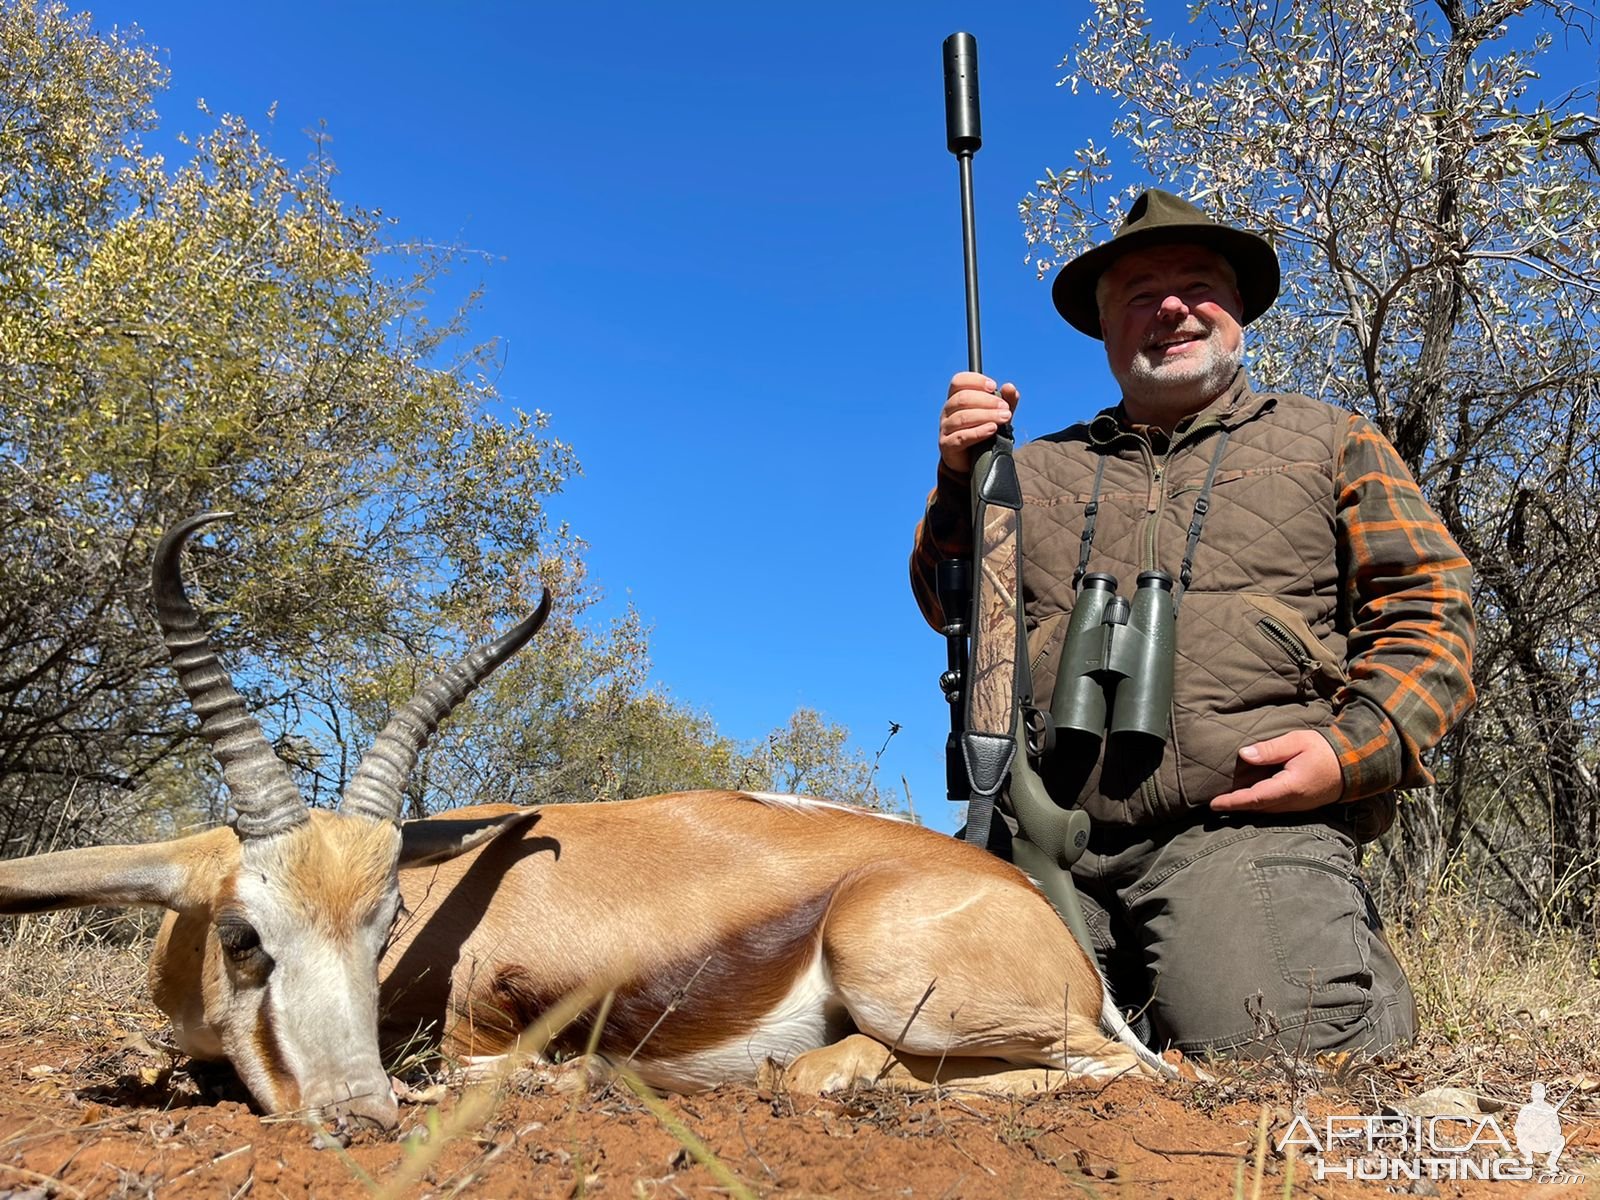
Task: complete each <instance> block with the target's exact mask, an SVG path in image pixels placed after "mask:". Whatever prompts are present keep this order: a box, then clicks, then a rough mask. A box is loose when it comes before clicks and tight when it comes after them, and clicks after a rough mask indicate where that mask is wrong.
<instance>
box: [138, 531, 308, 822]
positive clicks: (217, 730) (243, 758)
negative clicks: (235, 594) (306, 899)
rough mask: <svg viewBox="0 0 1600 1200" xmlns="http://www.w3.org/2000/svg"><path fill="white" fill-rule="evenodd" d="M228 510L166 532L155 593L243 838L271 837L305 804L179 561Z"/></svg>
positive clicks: (153, 576) (155, 568) (153, 573)
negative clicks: (211, 633) (214, 640)
mask: <svg viewBox="0 0 1600 1200" xmlns="http://www.w3.org/2000/svg"><path fill="white" fill-rule="evenodd" d="M227 516H232V514H231V513H225V512H208V513H201V514H200V515H199V516H195V517H190V518H189V519H188V520H186V521H180V522H179V523H178V524H177V525H174V526H173V527H172V528H171V529H169V530H167V533H166V536H164V537H163V538H162V539H161V543H160V545H158V546H157V547H156V555H155V562H154V564H153V565H152V567H151V570H150V582H151V591H152V594H153V597H154V599H155V608H156V620H157V621H159V622H160V623H161V636H162V640H163V641H165V642H166V644H167V649H168V650H169V651H170V652H171V653H172V665H173V667H174V668H175V669H176V670H177V672H178V683H179V684H180V685H181V686H182V687H183V690H184V693H185V694H186V695H187V696H188V697H189V703H190V705H191V706H192V707H193V708H194V711H195V713H196V715H198V716H199V718H200V736H201V737H203V738H205V740H206V741H207V743H209V744H210V746H211V752H212V753H213V754H215V755H216V756H217V762H219V763H221V764H222V778H223V781H224V782H225V783H226V784H227V785H228V792H229V794H230V795H231V796H232V798H233V807H234V809H235V810H236V811H237V812H238V814H239V817H238V820H237V821H236V822H235V823H234V829H235V831H237V833H238V834H239V836H240V837H241V838H255V837H266V836H268V835H270V834H274V833H282V832H283V831H284V830H286V829H292V828H294V827H295V826H296V825H299V824H300V823H301V822H302V821H304V820H306V818H307V813H306V803H305V800H304V799H303V798H302V797H301V795H300V789H299V788H298V787H296V786H295V782H294V779H293V777H292V776H290V774H289V768H288V767H286V766H284V765H283V762H282V760H280V759H279V758H278V756H277V755H276V754H274V753H273V752H272V747H271V746H270V745H268V744H267V738H266V735H265V734H264V733H262V732H261V726H260V725H258V724H257V723H256V720H255V718H254V717H252V716H251V715H250V713H249V711H248V710H247V709H246V708H245V706H244V700H243V698H242V697H240V695H239V693H238V692H236V691H235V690H234V687H233V681H232V680H231V679H229V678H228V672H227V671H226V669H224V667H223V665H222V662H221V660H220V659H218V657H217V653H216V651H215V650H214V649H212V646H211V639H210V638H209V637H207V636H206V631H205V626H204V625H203V624H202V623H201V620H200V615H199V614H198V613H197V612H195V610H194V606H193V605H192V604H190V603H189V597H188V594H187V593H186V592H185V591H184V590H183V578H182V573H181V572H180V570H179V565H178V564H179V559H180V558H181V557H182V554H183V544H184V543H185V542H186V541H188V540H189V536H190V535H191V534H192V533H194V531H195V530H197V529H199V528H200V527H201V526H202V525H209V524H210V523H211V522H212V521H217V520H221V519H222V518H223V517H227Z"/></svg>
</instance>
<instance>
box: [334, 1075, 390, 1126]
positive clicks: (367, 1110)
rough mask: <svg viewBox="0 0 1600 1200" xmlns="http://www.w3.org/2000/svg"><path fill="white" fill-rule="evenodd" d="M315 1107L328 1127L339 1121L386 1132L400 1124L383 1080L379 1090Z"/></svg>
mask: <svg viewBox="0 0 1600 1200" xmlns="http://www.w3.org/2000/svg"><path fill="white" fill-rule="evenodd" d="M319 1108H320V1110H321V1112H322V1119H323V1121H324V1122H325V1123H327V1124H330V1125H337V1124H339V1123H340V1122H343V1123H345V1124H348V1125H355V1126H358V1127H364V1128H367V1129H376V1130H379V1131H381V1132H387V1131H389V1130H391V1129H393V1128H395V1126H397V1125H399V1124H400V1105H399V1102H398V1101H396V1100H395V1097H394V1090H393V1089H392V1088H390V1087H389V1084H388V1081H387V1080H385V1081H384V1083H383V1086H382V1088H381V1089H378V1088H373V1089H371V1090H369V1091H366V1092H357V1093H356V1094H354V1095H351V1096H349V1097H347V1098H346V1099H343V1100H332V1101H329V1102H327V1103H325V1104H322V1105H320V1106H319Z"/></svg>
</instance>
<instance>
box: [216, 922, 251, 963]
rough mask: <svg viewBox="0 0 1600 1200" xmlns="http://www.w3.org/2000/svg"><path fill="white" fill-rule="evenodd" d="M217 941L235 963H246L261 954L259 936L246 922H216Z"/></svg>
mask: <svg viewBox="0 0 1600 1200" xmlns="http://www.w3.org/2000/svg"><path fill="white" fill-rule="evenodd" d="M217 941H219V942H221V943H222V949H223V951H224V952H225V953H226V954H227V956H228V957H229V958H231V959H233V961H234V962H236V963H243V962H248V961H249V960H250V959H252V958H254V957H255V956H256V955H257V954H259V953H261V935H260V934H259V933H257V932H256V930H255V926H253V925H251V924H250V923H249V922H247V921H218V922H217Z"/></svg>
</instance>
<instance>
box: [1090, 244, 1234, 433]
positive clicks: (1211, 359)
mask: <svg viewBox="0 0 1600 1200" xmlns="http://www.w3.org/2000/svg"><path fill="white" fill-rule="evenodd" d="M1095 297H1096V299H1097V300H1098V301H1099V305H1100V331H1101V334H1102V336H1103V337H1104V338H1105V343H1106V360H1107V362H1109V363H1110V365H1111V374H1112V375H1114V376H1115V377H1116V380H1117V382H1118V383H1119V384H1121V385H1122V394H1123V398H1124V399H1125V400H1127V401H1128V402H1129V404H1130V406H1131V408H1133V409H1135V410H1137V411H1136V412H1135V413H1134V415H1135V417H1136V419H1138V420H1152V421H1156V422H1158V423H1162V424H1166V425H1168V426H1169V427H1170V425H1171V424H1172V423H1173V422H1175V421H1177V420H1178V419H1179V418H1181V417H1184V416H1187V415H1189V414H1190V413H1195V412H1199V411H1200V410H1201V409H1202V408H1204V407H1205V406H1206V405H1207V404H1209V403H1210V402H1211V401H1212V400H1214V399H1216V397H1217V396H1218V395H1220V394H1221V393H1222V392H1223V390H1224V389H1226V388H1227V386H1228V384H1229V383H1230V382H1231V381H1232V380H1233V377H1234V374H1235V372H1237V371H1238V369H1239V363H1240V361H1241V359H1242V357H1243V348H1244V333H1243V331H1242V330H1241V328H1240V325H1239V322H1240V321H1241V320H1242V318H1243V314H1244V302H1243V300H1242V299H1241V298H1240V296H1239V288H1238V285H1237V283H1236V282H1235V280H1234V274H1233V268H1232V267H1230V266H1229V265H1228V261H1227V260H1226V259H1225V258H1223V257H1222V256H1221V255H1220V254H1217V253H1215V252H1214V251H1211V250H1207V249H1204V248H1203V247H1200V246H1186V245H1173V246H1154V247H1151V248H1149V249H1146V250H1135V251H1133V252H1131V253H1129V254H1124V255H1123V256H1122V257H1121V258H1119V259H1117V260H1116V261H1115V262H1114V263H1112V264H1111V266H1110V267H1109V268H1107V270H1106V271H1105V273H1104V274H1103V275H1101V277H1100V282H1099V285H1098V287H1097V288H1096V289H1095Z"/></svg>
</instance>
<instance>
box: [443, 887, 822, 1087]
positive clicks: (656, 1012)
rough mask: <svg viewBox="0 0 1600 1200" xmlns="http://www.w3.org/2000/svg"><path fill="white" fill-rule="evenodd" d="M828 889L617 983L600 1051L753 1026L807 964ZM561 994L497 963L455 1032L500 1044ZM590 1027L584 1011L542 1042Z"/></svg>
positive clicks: (707, 1039)
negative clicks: (621, 982)
mask: <svg viewBox="0 0 1600 1200" xmlns="http://www.w3.org/2000/svg"><path fill="white" fill-rule="evenodd" d="M833 893H834V889H833V888H832V887H829V888H827V889H825V890H823V891H820V892H818V893H816V894H815V895H813V896H811V897H810V898H808V899H807V900H805V901H803V902H801V903H799V904H796V905H793V906H791V907H789V908H787V909H785V910H784V911H782V912H779V913H775V914H772V915H769V916H767V917H764V918H762V919H760V920H757V921H755V922H754V923H752V924H750V925H747V926H745V927H744V928H742V929H737V930H733V931H731V932H730V933H728V934H727V935H726V936H725V937H723V938H721V939H719V940H718V941H715V942H713V943H711V944H709V945H704V946H701V947H698V948H696V949H694V950H692V951H687V952H685V953H684V954H683V955H682V956H681V957H680V958H678V959H677V960H675V961H674V962H672V963H671V964H669V965H667V966H665V967H662V968H661V969H659V970H655V971H652V972H651V973H650V974H649V975H647V976H645V977H643V978H639V979H635V980H633V981H632V982H630V983H628V984H625V985H624V986H623V987H621V988H620V989H618V991H617V994H616V998H615V999H614V1000H613V1001H612V1005H611V1011H610V1013H609V1014H608V1015H607V1017H606V1023H605V1028H604V1029H603V1030H602V1031H601V1034H600V1043H599V1047H600V1052H601V1053H602V1054H604V1055H605V1056H606V1057H608V1058H613V1059H617V1060H621V1059H625V1058H627V1057H628V1056H629V1055H632V1054H634V1053H635V1051H637V1052H638V1057H639V1058H642V1059H646V1060H649V1059H663V1058H671V1059H676V1058H683V1057H686V1056H689V1055H692V1054H696V1053H699V1052H701V1051H705V1050H709V1049H711V1048H712V1047H714V1046H718V1045H721V1044H723V1043H726V1042H730V1041H736V1040H737V1039H739V1038H741V1037H746V1036H748V1035H749V1034H751V1033H753V1032H754V1031H755V1028H756V1026H757V1025H758V1024H759V1023H760V1021H761V1020H762V1019H763V1018H764V1017H765V1016H766V1015H767V1014H768V1013H769V1012H771V1011H772V1009H773V1008H774V1007H775V1006H776V1005H777V1004H778V1002H779V1001H780V1000H782V999H783V998H784V996H786V995H788V993H789V991H790V989H791V988H792V987H793V986H794V982H795V980H796V979H797V978H798V977H799V975H800V974H801V972H803V971H804V970H805V969H806V968H807V967H808V966H809V965H810V964H811V960H812V956H813V955H814V954H815V953H816V952H817V943H818V939H819V938H820V936H821V927H822V921H823V918H824V917H825V916H826V915H827V911H828V905H829V904H830V903H831V902H832V900H833ZM561 999H562V997H561V996H560V995H551V994H549V992H548V991H547V990H545V989H544V987H542V986H541V983H540V981H539V980H537V979H535V978H534V977H533V976H532V975H531V974H530V973H529V972H528V971H527V970H526V969H524V968H523V967H521V966H518V965H514V964H513V965H507V966H504V967H501V968H500V969H499V970H498V971H496V972H495V975H494V977H493V979H492V980H490V981H489V983H488V985H487V987H485V988H484V989H483V990H482V991H480V992H478V993H477V994H475V995H474V996H473V998H472V1002H471V1012H470V1015H468V1016H466V1018H465V1019H464V1020H463V1021H462V1022H461V1024H459V1025H458V1026H457V1028H456V1031H455V1036H456V1037H462V1035H463V1034H466V1032H467V1029H471V1031H472V1032H471V1034H470V1035H468V1039H467V1040H470V1041H471V1042H472V1043H473V1044H474V1045H473V1049H472V1050H471V1051H470V1052H471V1053H477V1054H486V1053H494V1052H496V1051H499V1050H504V1049H505V1048H506V1047H507V1046H508V1045H509V1044H510V1042H511V1040H512V1039H513V1038H514V1037H515V1036H516V1035H517V1034H518V1033H520V1032H521V1031H522V1030H523V1029H526V1028H527V1027H528V1026H530V1025H532V1024H533V1023H534V1022H535V1021H536V1020H538V1018H539V1016H540V1014H542V1013H543V1012H544V1011H545V1010H546V1009H547V1008H549V1007H550V1006H552V1005H554V1004H556V1003H557V1002H558V1001H560V1000H561ZM669 1009H670V1010H671V1011H670V1012H669V1011H668V1010H669ZM663 1014H666V1015H665V1017H663ZM463 1026H466V1028H463ZM591 1032H592V1024H591V1013H585V1014H584V1015H583V1016H582V1017H580V1018H578V1019H577V1020H576V1021H574V1022H573V1023H572V1024H571V1025H569V1026H568V1027H567V1028H566V1029H565V1030H563V1031H562V1032H561V1033H560V1034H559V1035H558V1036H557V1037H556V1038H555V1040H554V1042H553V1043H552V1047H551V1048H552V1049H553V1050H555V1051H557V1052H559V1053H564V1054H576V1053H581V1052H582V1051H583V1050H584V1049H585V1047H587V1045H588V1044H589V1039H590V1036H591ZM641 1044H642V1045H641Z"/></svg>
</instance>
